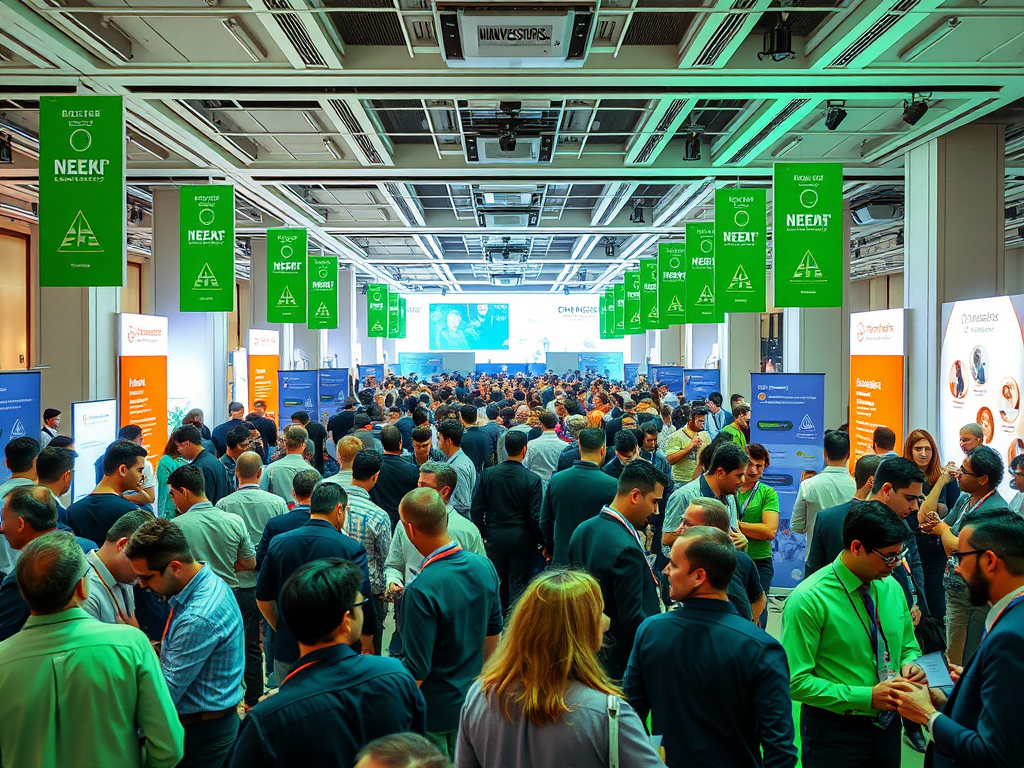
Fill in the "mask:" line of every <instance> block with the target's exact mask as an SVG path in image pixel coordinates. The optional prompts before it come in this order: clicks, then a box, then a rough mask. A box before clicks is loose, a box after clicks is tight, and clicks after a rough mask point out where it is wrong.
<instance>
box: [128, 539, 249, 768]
mask: <svg viewBox="0 0 1024 768" xmlns="http://www.w3.org/2000/svg"><path fill="white" fill-rule="evenodd" d="M124 554H125V557H127V558H128V559H129V560H130V561H131V564H132V569H133V570H134V571H135V573H136V574H138V577H139V586H140V587H142V588H143V589H149V590H151V591H153V592H155V593H157V594H158V595H163V596H164V597H166V598H168V603H169V604H170V607H171V613H170V616H168V618H167V624H166V626H165V627H164V631H163V636H162V639H161V642H160V668H161V669H162V670H163V673H164V678H165V679H166V681H167V687H168V688H169V689H170V691H171V699H172V700H173V701H174V706H175V708H176V709H177V710H178V719H179V720H180V721H181V724H182V725H183V726H184V728H185V757H184V758H183V759H182V761H181V763H179V766H180V768H186V767H188V768H193V767H195V768H198V766H211V767H212V766H221V765H223V764H224V761H225V759H226V758H227V755H228V752H229V750H230V749H231V745H232V744H233V743H234V741H235V736H236V735H237V734H238V714H237V709H236V708H237V706H238V703H239V701H240V700H241V698H242V673H243V670H244V667H245V637H244V631H243V627H242V613H241V611H240V610H239V608H238V603H237V602H236V600H235V598H234V595H232V594H231V589H230V588H229V587H228V585H227V584H226V583H224V580H223V579H221V578H219V577H218V576H217V575H216V574H215V573H214V572H213V571H212V570H211V569H210V567H209V566H208V565H206V564H205V563H200V562H196V560H195V559H194V558H193V557H192V552H191V551H190V550H189V546H188V542H187V541H186V540H185V535H184V534H183V533H182V532H181V529H180V528H179V527H178V526H177V525H175V524H174V523H172V522H171V521H170V520H163V519H156V520H151V521H149V522H148V523H146V524H144V525H143V526H142V527H141V528H139V530H137V531H136V532H135V533H134V534H132V537H131V538H130V539H129V540H128V544H127V545H126V546H125V549H124Z"/></svg>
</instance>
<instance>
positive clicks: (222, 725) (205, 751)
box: [178, 713, 239, 768]
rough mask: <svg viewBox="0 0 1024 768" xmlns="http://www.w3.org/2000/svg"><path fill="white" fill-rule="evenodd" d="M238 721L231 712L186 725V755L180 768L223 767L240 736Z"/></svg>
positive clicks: (179, 765) (179, 764)
mask: <svg viewBox="0 0 1024 768" xmlns="http://www.w3.org/2000/svg"><path fill="white" fill-rule="evenodd" d="M238 722H239V721H238V716H237V715H235V714H233V713H229V714H227V715H225V716H224V717H219V718H217V719H216V720H203V721H202V722H199V723H193V724H191V725H186V726H185V756H184V757H183V758H181V762H180V763H178V768H223V766H224V764H225V763H226V762H227V759H228V754H229V753H230V752H231V747H232V746H234V743H235V737H236V736H238Z"/></svg>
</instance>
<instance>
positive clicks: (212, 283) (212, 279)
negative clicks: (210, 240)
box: [192, 262, 220, 291]
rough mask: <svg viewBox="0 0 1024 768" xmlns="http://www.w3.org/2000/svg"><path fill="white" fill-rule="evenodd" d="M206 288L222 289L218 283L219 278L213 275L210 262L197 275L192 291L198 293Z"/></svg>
mask: <svg viewBox="0 0 1024 768" xmlns="http://www.w3.org/2000/svg"><path fill="white" fill-rule="evenodd" d="M204 288H220V283H218V282H217V276H216V275H215V274H213V270H212V269H210V262H206V263H205V264H203V268H202V269H200V270H199V274H198V275H196V282H195V284H194V285H193V286H192V290H194V291H198V290H202V289H204Z"/></svg>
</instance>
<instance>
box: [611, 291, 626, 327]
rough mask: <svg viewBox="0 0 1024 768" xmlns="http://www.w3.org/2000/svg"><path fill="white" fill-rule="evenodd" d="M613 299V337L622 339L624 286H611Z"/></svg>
mask: <svg viewBox="0 0 1024 768" xmlns="http://www.w3.org/2000/svg"><path fill="white" fill-rule="evenodd" d="M612 295H613V296H614V297H615V335H616V336H617V337H618V338H622V337H623V336H625V335H626V286H625V285H623V284H622V283H616V284H615V285H613V286H612Z"/></svg>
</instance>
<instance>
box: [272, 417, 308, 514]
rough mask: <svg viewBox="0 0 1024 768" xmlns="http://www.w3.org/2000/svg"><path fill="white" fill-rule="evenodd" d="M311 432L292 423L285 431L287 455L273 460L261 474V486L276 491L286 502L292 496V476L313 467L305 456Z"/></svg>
mask: <svg viewBox="0 0 1024 768" xmlns="http://www.w3.org/2000/svg"><path fill="white" fill-rule="evenodd" d="M308 439H309V434H308V433H307V432H306V430H305V429H303V428H302V427H300V426H299V425H297V424H292V425H291V426H290V427H288V428H287V429H285V431H284V449H285V452H286V455H284V456H282V457H281V458H280V459H277V460H276V461H273V462H271V463H270V464H269V465H267V468H266V469H265V470H264V471H263V474H262V475H261V476H260V488H262V489H263V490H264V491H270V492H271V493H276V494H277V495H278V496H280V497H281V498H282V499H284V500H285V503H287V502H289V501H291V498H292V478H293V477H295V475H297V474H298V473H299V472H302V471H303V470H306V469H312V465H311V464H310V463H309V462H307V461H306V460H305V458H303V454H304V453H305V452H306V441H307V440H308Z"/></svg>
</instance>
